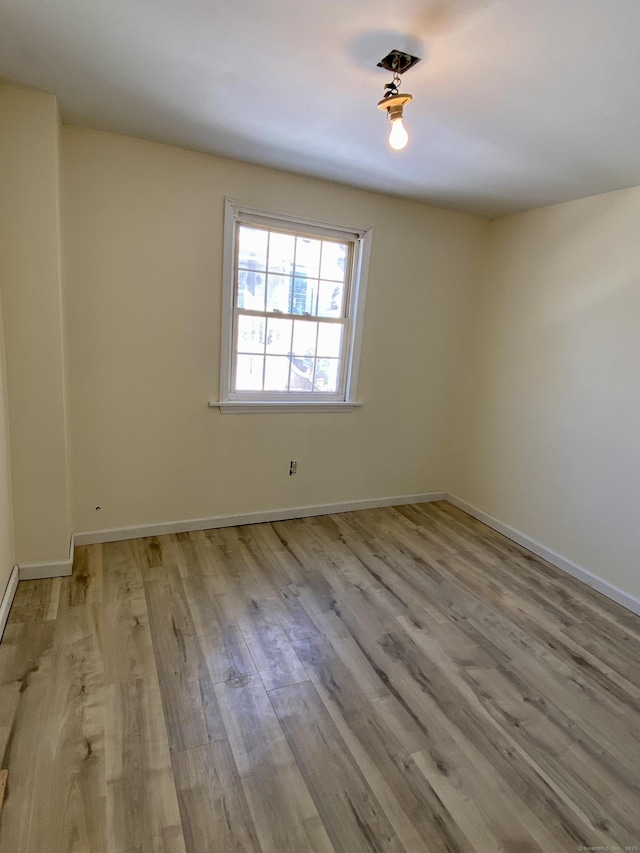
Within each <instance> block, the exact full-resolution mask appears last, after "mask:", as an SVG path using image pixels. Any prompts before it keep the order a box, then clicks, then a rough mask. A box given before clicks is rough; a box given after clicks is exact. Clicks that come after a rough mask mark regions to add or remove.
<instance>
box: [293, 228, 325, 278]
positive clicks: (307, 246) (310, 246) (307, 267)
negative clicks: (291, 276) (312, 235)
mask: <svg viewBox="0 0 640 853" xmlns="http://www.w3.org/2000/svg"><path fill="white" fill-rule="evenodd" d="M321 245H322V240H310V239H308V238H307V237H298V238H297V240H296V275H305V276H307V277H310V278H318V276H319V275H320V246H321Z"/></svg>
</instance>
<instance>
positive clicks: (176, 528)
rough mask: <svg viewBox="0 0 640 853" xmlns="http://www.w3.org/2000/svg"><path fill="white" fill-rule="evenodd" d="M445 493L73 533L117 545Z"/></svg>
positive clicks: (80, 540) (83, 540)
mask: <svg viewBox="0 0 640 853" xmlns="http://www.w3.org/2000/svg"><path fill="white" fill-rule="evenodd" d="M446 498H447V493H446V492H425V493H423V494H419V495H398V496H396V497H392V498H372V499H369V500H361V501H345V502H344V503H332V504H319V505H317V506H303V507H290V508H288V509H272V510H265V511H263V512H247V513H242V514H240V515H215V516H212V517H210V518H186V519H183V520H182V521H166V522H163V523H161V524H141V525H137V526H136V527H115V528H112V529H111V530H89V531H86V532H84V533H76V534H75V544H76V545H96V544H98V543H101V542H119V541H121V540H123V539H140V538H142V537H144V536H163V535H164V534H166V533H189V532H190V531H192V530H211V529H213V528H216V527H236V526H237V525H239V524H260V523H262V522H268V521H286V520H287V519H290V518H308V517H309V516H312V515H329V514H330V513H334V512H352V511H353V510H358V509H374V508H375V507H382V506H402V505H403V504H413V503H428V502H430V501H443V500H446Z"/></svg>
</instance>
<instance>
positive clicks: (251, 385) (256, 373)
mask: <svg viewBox="0 0 640 853" xmlns="http://www.w3.org/2000/svg"><path fill="white" fill-rule="evenodd" d="M263 367H264V356H263V355H239V356H238V359H237V362H236V391H262V370H263Z"/></svg>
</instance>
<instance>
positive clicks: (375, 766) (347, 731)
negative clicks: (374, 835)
mask: <svg viewBox="0 0 640 853" xmlns="http://www.w3.org/2000/svg"><path fill="white" fill-rule="evenodd" d="M296 648H297V649H298V651H299V654H300V656H301V658H302V660H303V661H304V663H305V666H306V667H307V669H308V670H309V671H310V673H312V677H313V683H314V684H315V685H316V687H317V688H318V692H319V694H320V696H321V698H322V699H323V701H324V702H325V704H326V707H327V710H328V711H329V712H330V714H331V716H332V718H333V720H334V722H336V724H337V725H338V726H339V730H340V732H341V734H342V736H343V738H344V739H345V742H347V743H348V744H349V748H350V750H351V751H352V753H353V755H354V757H355V758H356V760H357V761H358V764H359V766H360V769H361V770H362V772H363V774H364V776H365V778H366V779H367V781H369V782H370V784H371V787H372V789H373V790H374V792H375V794H376V796H377V797H378V799H379V801H380V802H381V803H383V807H384V808H385V810H386V812H387V815H388V817H389V820H390V822H391V823H392V825H393V826H394V829H396V832H397V834H398V836H399V838H400V840H401V841H402V842H403V843H404V844H405V847H406V846H407V845H408V846H410V848H411V849H413V850H428V851H433V853H436V851H438V852H439V851H447V853H451V851H460V853H462V851H464V850H465V849H466V846H467V843H468V842H467V839H466V838H465V837H464V835H463V834H462V833H461V832H460V829H459V827H458V826H457V824H456V821H455V819H454V817H453V816H452V815H451V814H449V813H448V812H447V810H446V808H444V807H443V805H442V803H441V802H440V800H439V798H438V797H437V795H436V794H435V792H434V790H433V788H432V787H431V786H430V785H429V783H428V782H427V781H426V780H425V778H424V777H423V775H422V774H420V772H419V771H418V769H417V768H416V767H415V765H414V763H413V761H412V759H411V757H410V756H409V755H408V754H407V753H406V751H405V750H404V749H403V747H402V744H401V742H400V741H399V739H398V738H397V737H396V735H395V733H394V732H393V731H392V730H391V729H390V728H389V727H388V726H387V724H386V721H385V720H384V719H383V718H382V717H381V716H380V715H379V714H378V712H377V709H376V707H375V706H373V705H372V704H371V703H370V702H369V701H368V700H367V698H366V697H365V696H364V695H363V694H362V693H361V692H360V691H359V690H358V689H357V687H356V686H355V685H354V683H353V678H352V676H351V674H350V672H349V670H348V669H347V668H346V667H345V666H344V664H343V663H342V661H340V659H339V658H338V656H337V655H336V654H335V652H334V651H333V649H332V647H331V645H330V644H329V643H328V642H327V640H326V639H324V638H318V637H311V638H310V639H308V640H302V641H299V642H298V643H296ZM423 734H424V736H425V738H427V739H428V741H427V742H430V732H429V729H428V728H427V727H425V728H424V731H423ZM372 771H373V772H372ZM387 787H388V788H390V791H388V790H387ZM390 793H391V796H389V794H390ZM405 838H407V841H406V842H405ZM416 838H417V839H420V840H421V841H420V842H418V843H419V844H420V846H417V845H416ZM427 839H428V845H427Z"/></svg>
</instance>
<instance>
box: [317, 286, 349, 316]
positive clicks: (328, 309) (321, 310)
mask: <svg viewBox="0 0 640 853" xmlns="http://www.w3.org/2000/svg"><path fill="white" fill-rule="evenodd" d="M343 292H344V285H343V284H341V283H339V282H335V281H321V282H320V292H319V298H318V316H319V317H343V316H344V311H343V308H342V295H343Z"/></svg>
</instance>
